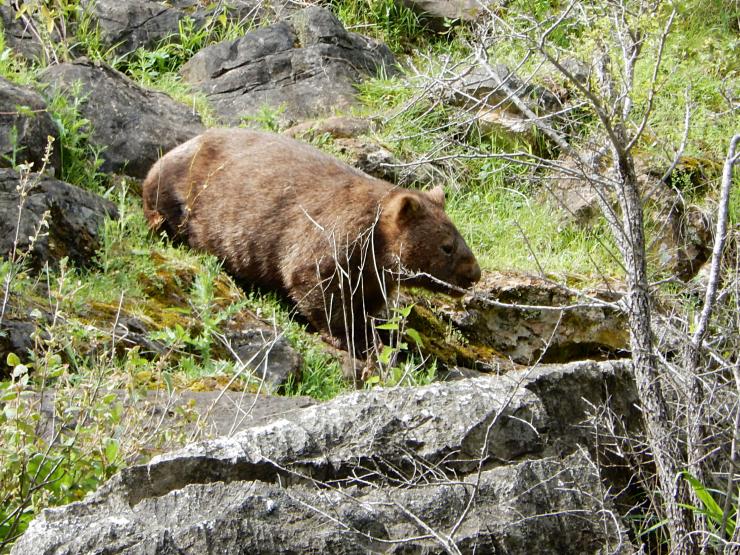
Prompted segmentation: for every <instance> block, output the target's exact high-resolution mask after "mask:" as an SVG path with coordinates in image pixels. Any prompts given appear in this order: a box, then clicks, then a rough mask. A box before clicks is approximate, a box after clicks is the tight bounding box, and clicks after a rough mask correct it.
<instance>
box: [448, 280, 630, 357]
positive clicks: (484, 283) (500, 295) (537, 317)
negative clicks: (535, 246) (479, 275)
mask: <svg viewBox="0 0 740 555" xmlns="http://www.w3.org/2000/svg"><path fill="white" fill-rule="evenodd" d="M586 293H590V294H591V296H593V297H596V298H602V299H604V300H608V301H612V302H613V301H614V300H615V298H614V297H613V296H612V297H611V298H610V296H609V294H608V293H606V292H598V291H596V292H586ZM605 297H606V298H605ZM488 299H492V300H495V301H499V302H501V303H507V304H517V305H533V306H545V307H550V306H552V307H560V306H569V305H574V304H578V303H579V302H581V303H588V302H589V301H583V300H581V301H579V300H578V298H577V297H576V295H574V294H573V293H571V292H570V291H568V290H567V289H565V288H564V287H562V286H561V285H558V284H555V283H552V282H550V281H546V280H544V279H541V278H538V277H534V276H529V275H526V274H514V273H499V272H490V273H487V274H485V275H484V277H483V279H482V280H481V282H480V283H479V284H478V286H476V293H475V294H474V295H470V296H467V297H466V298H465V300H464V302H463V309H464V310H463V311H454V310H451V311H449V312H447V313H446V314H445V319H448V320H449V325H451V326H453V328H454V329H456V330H459V333H461V334H462V335H463V336H464V337H465V338H466V340H467V341H468V342H469V343H472V344H476V345H482V346H485V347H488V348H490V349H493V351H494V352H496V353H497V354H498V355H499V356H504V357H505V358H509V359H511V360H512V361H513V362H515V363H518V364H534V363H536V362H538V361H542V362H564V361H570V360H583V359H587V358H594V357H596V358H619V357H624V356H627V355H628V349H629V331H628V327H627V320H626V316H625V314H624V313H623V312H621V311H618V310H616V309H613V308H608V307H606V306H587V307H585V306H584V307H580V308H575V309H571V310H565V311H560V310H547V309H544V308H540V309H537V308H519V307H513V306H512V307H509V306H506V307H501V306H496V305H495V304H491V303H489V302H487V300H488Z"/></svg>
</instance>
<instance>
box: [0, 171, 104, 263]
mask: <svg viewBox="0 0 740 555" xmlns="http://www.w3.org/2000/svg"><path fill="white" fill-rule="evenodd" d="M21 194H23V198H21ZM19 209H20V220H19V217H18V211H19ZM109 217H110V218H116V217H118V216H117V211H116V206H115V205H114V204H113V203H112V202H110V201H108V200H105V199H103V198H102V197H100V196H98V195H95V194H93V193H90V192H88V191H85V190H83V189H80V188H78V187H74V186H72V185H68V184H67V183H64V182H62V181H58V180H56V179H53V178H51V177H48V176H45V175H39V174H30V175H29V176H28V178H27V179H24V180H23V181H22V178H21V176H20V175H19V174H18V173H17V172H16V171H14V170H11V169H0V256H9V255H10V254H11V253H12V252H13V250H15V251H16V257H18V256H21V254H22V253H27V259H26V260H27V262H28V263H30V265H31V266H32V267H34V268H37V269H38V268H40V267H41V266H43V265H44V264H45V263H46V262H48V263H50V264H51V265H52V266H56V265H57V263H58V262H59V260H60V259H61V258H62V257H65V256H66V257H68V258H69V260H70V261H71V262H73V263H74V264H76V265H79V266H85V265H88V264H89V263H90V261H91V259H92V257H93V256H94V254H95V251H96V250H97V249H98V248H99V246H100V234H99V232H100V227H101V226H102V225H103V222H104V221H105V219H106V218H109ZM19 222H20V223H19ZM16 228H17V229H16ZM16 237H17V243H16ZM14 243H15V244H14Z"/></svg>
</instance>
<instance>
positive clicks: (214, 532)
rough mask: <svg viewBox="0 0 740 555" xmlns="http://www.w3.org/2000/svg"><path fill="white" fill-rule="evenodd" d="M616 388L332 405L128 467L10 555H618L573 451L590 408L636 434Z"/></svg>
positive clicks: (621, 542)
mask: <svg viewBox="0 0 740 555" xmlns="http://www.w3.org/2000/svg"><path fill="white" fill-rule="evenodd" d="M629 376H630V374H629V368H628V366H627V365H625V364H616V363H601V364H597V363H593V362H589V363H579V364H571V365H566V366H552V367H548V366H542V367H539V368H536V369H528V370H525V371H520V372H512V373H510V374H509V375H506V376H501V377H498V378H478V379H470V380H461V381H457V382H451V383H437V384H433V385H431V386H427V387H421V388H415V389H406V388H395V389H375V390H370V391H363V392H357V393H352V394H349V395H345V396H343V397H340V398H337V399H336V400H334V401H331V402H328V403H325V404H322V405H316V406H313V407H309V408H306V409H303V410H300V411H296V412H293V413H288V414H284V415H283V417H282V418H280V419H278V420H274V421H271V422H269V423H264V424H261V425H256V426H252V427H249V428H247V429H245V430H244V431H242V432H240V433H238V434H236V435H234V436H233V437H231V438H226V437H222V438H219V439H216V440H211V441H205V442H202V443H198V444H193V445H190V446H188V447H186V448H184V449H183V450H181V451H177V452H174V453H169V454H166V455H162V456H159V457H156V458H154V459H153V460H152V461H151V462H150V463H149V464H145V465H138V466H133V467H131V468H128V469H126V470H124V471H122V472H120V473H119V474H117V475H116V476H114V477H113V478H112V479H111V480H110V481H109V482H108V483H107V484H105V485H104V486H103V487H102V488H100V490H98V491H97V492H96V493H94V494H92V495H90V496H89V497H88V498H86V499H85V500H84V501H82V502H79V503H73V504H71V505H67V506H65V507H60V508H57V509H47V510H45V511H43V513H42V514H41V515H40V516H39V517H37V518H36V520H34V521H33V522H32V523H31V524H30V526H29V528H28V530H27V532H26V534H25V535H24V536H23V537H22V538H21V539H20V540H19V541H18V543H17V544H16V545H15V547H14V548H13V551H12V553H14V554H16V555H20V554H31V553H33V554H42V553H43V554H51V553H93V552H105V553H110V554H112V553H128V554H134V553H142V554H143V553H148V554H160V553H161V554H164V553H216V552H218V553H305V552H311V553H338V554H344V553H368V552H393V553H398V552H404V553H439V552H443V551H447V552H450V551H452V550H454V549H459V550H461V551H463V552H466V553H467V552H478V553H509V554H529V553H552V554H555V553H565V552H568V553H632V552H633V550H632V547H631V545H630V543H629V540H628V538H627V535H626V532H625V530H624V527H623V526H622V524H621V522H620V520H619V518H618V517H617V516H616V515H615V514H614V513H613V512H612V511H613V507H612V504H611V502H610V500H609V499H606V498H605V493H604V491H605V488H604V487H603V485H602V483H601V480H600V477H599V476H598V472H597V470H596V468H597V467H596V465H595V464H594V462H593V460H592V458H591V456H590V455H589V454H588V453H587V451H586V450H584V449H582V448H581V447H580V445H581V444H582V443H583V442H584V441H585V440H587V439H588V431H587V428H585V427H583V426H580V424H581V423H582V421H583V419H584V418H585V417H586V414H587V412H588V410H589V409H588V407H589V406H590V405H589V404H590V403H591V404H594V405H597V406H611V407H612V408H613V409H614V410H615V411H618V412H617V414H618V415H619V416H620V417H621V418H622V419H623V421H624V422H625V423H627V424H633V425H634V423H635V422H636V421H638V420H639V413H637V411H636V410H635V409H634V408H633V407H634V404H635V402H636V394H635V390H634V386H633V384H632V382H631V380H630V377H629ZM572 388H574V389H572ZM571 389H572V394H571V395H567V394H566V392H567V391H568V390H571ZM471 496H474V501H473V500H471ZM471 501H473V502H471Z"/></svg>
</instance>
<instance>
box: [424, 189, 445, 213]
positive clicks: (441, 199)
mask: <svg viewBox="0 0 740 555" xmlns="http://www.w3.org/2000/svg"><path fill="white" fill-rule="evenodd" d="M426 195H427V197H429V200H431V201H432V202H433V203H434V204H436V205H437V206H439V207H440V208H442V209H444V207H445V190H444V189H443V188H442V187H440V186H439V185H437V186H436V187H435V188H434V189H432V190H431V191H426Z"/></svg>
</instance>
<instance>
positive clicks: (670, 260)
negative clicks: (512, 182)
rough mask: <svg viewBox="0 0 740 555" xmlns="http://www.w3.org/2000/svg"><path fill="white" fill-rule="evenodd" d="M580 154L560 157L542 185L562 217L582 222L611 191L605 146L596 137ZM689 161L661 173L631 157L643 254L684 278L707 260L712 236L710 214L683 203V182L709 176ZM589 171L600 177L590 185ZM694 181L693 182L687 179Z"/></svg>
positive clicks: (701, 182) (700, 182)
mask: <svg viewBox="0 0 740 555" xmlns="http://www.w3.org/2000/svg"><path fill="white" fill-rule="evenodd" d="M580 156H581V158H582V160H581V161H578V160H576V159H575V158H574V157H572V156H562V157H561V159H560V160H559V161H558V162H557V164H556V168H557V169H555V170H553V172H552V173H551V174H550V175H549V176H548V177H547V178H546V179H545V181H544V184H545V188H546V190H547V196H548V197H549V198H550V201H551V202H552V203H553V204H555V205H556V206H557V207H558V208H559V209H560V213H561V215H562V218H563V220H564V221H568V222H573V223H576V224H578V225H580V226H584V227H585V226H588V225H590V224H591V223H592V222H593V221H594V219H595V218H596V216H597V215H598V214H599V213H600V208H599V198H602V199H603V200H604V202H606V203H608V204H614V202H615V195H614V191H613V190H612V189H611V188H610V187H609V186H605V185H604V183H605V182H606V183H608V180H609V179H612V178H613V176H614V172H613V169H612V168H611V161H610V159H609V156H608V150H607V149H606V148H598V142H592V143H591V144H589V145H587V146H586V147H584V148H583V149H582V150H581V152H580ZM690 166H691V164H690V163H686V162H683V163H679V164H678V166H677V167H676V168H674V169H673V171H672V172H671V173H670V174H669V175H667V176H665V178H664V176H663V174H664V173H665V169H663V170H662V171H661V170H659V169H656V168H651V167H650V164H648V163H647V162H646V161H645V160H642V159H640V158H636V159H635V169H636V172H637V182H638V186H639V188H640V190H641V192H642V194H643V198H644V206H645V219H646V221H647V222H648V226H649V228H650V229H651V230H652V233H651V237H650V242H649V244H648V254H649V255H650V256H651V257H652V261H654V263H655V265H656V266H657V267H658V268H660V269H661V270H663V271H664V272H670V273H671V274H673V275H675V276H677V277H678V278H679V279H681V280H684V281H686V280H689V279H691V278H692V277H693V276H694V275H696V273H697V272H698V271H699V269H700V268H701V266H702V264H704V263H705V262H706V261H707V260H708V259H709V256H710V253H711V249H712V240H713V239H712V226H711V219H710V218H709V216H708V215H707V214H706V213H704V212H703V211H702V210H701V209H700V208H699V207H697V206H693V205H691V204H689V203H688V202H687V200H686V197H685V196H684V192H683V191H682V190H681V189H682V188H684V187H685V186H686V182H688V183H689V185H688V188H690V189H697V188H701V187H706V183H707V182H708V181H709V180H711V177H710V176H711V168H708V169H707V173H708V175H707V174H705V173H704V172H703V171H701V169H700V170H699V171H697V170H696V168H691V167H690ZM717 166H718V165H717ZM714 171H715V172H716V171H718V170H717V169H716V168H715V170H714ZM594 176H596V178H605V179H602V184H600V185H598V186H596V185H595V184H594ZM695 180H696V181H698V182H697V183H693V182H694V181H695ZM613 183H615V182H613Z"/></svg>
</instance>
